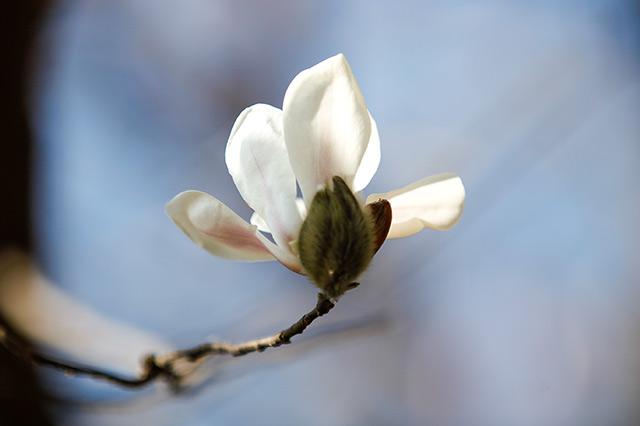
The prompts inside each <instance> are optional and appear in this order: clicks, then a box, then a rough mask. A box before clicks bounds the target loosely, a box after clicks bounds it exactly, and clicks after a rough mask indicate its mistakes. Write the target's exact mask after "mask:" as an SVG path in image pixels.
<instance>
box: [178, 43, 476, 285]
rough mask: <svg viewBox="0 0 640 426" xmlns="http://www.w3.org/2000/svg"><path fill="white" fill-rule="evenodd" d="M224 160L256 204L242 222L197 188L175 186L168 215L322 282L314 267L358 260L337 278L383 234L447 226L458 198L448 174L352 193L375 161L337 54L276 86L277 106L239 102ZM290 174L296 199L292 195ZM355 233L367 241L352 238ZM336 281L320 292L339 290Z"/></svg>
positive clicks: (250, 257)
mask: <svg viewBox="0 0 640 426" xmlns="http://www.w3.org/2000/svg"><path fill="white" fill-rule="evenodd" d="M226 163H227V167H228V169H229V173H230V174H231V176H232V177H233V181H234V182H235V184H236V186H237V187H238V190H239V191H240V194H241V195H242V198H244V200H245V201H246V202H247V204H248V205H249V206H250V207H251V208H252V209H253V210H254V212H255V213H254V214H253V216H252V217H251V220H250V222H251V224H249V223H247V222H246V221H245V220H243V219H242V218H240V217H239V216H238V215H237V214H236V213H234V212H233V211H232V210H231V209H229V208H228V207H227V206H226V205H225V204H223V203H222V202H221V201H219V200H217V199H216V198H214V197H213V196H211V195H209V194H206V193H203V192H199V191H185V192H182V193H180V194H178V195H177V196H176V197H175V198H174V199H173V200H171V201H170V202H169V203H168V205H167V213H168V214H169V215H170V216H171V218H172V219H173V221H174V222H175V223H176V224H177V225H178V226H179V227H180V229H182V230H183V231H184V233H185V234H187V236H189V238H191V239H192V240H193V241H194V242H195V243H197V244H198V245H200V246H202V247H203V248H204V249H205V250H207V251H209V252H210V253H212V254H214V255H216V256H220V257H224V258H229V259H237V260H245V261H264V260H278V261H280V262H281V263H282V264H284V265H285V266H286V267H287V268H289V269H291V270H293V271H295V272H298V273H301V274H307V275H309V276H310V278H311V279H312V280H313V281H314V282H315V283H316V284H317V285H318V286H319V287H321V288H323V290H325V292H327V288H326V285H327V284H326V283H320V282H318V281H322V279H323V278H318V276H317V275H318V271H315V270H314V269H315V268H323V269H325V270H326V274H328V275H327V276H328V277H334V278H335V274H340V269H341V268H343V269H344V268H347V269H349V268H352V266H351V265H355V264H358V265H360V266H353V268H355V269H357V270H354V271H351V273H346V274H344V273H343V274H342V275H341V276H340V278H339V279H340V280H352V279H355V278H356V276H357V275H358V274H359V273H361V272H362V270H363V269H364V268H365V267H366V265H367V264H368V262H369V260H370V257H371V256H373V253H375V251H376V250H377V248H379V246H380V244H381V243H382V242H383V241H384V238H385V237H386V238H399V237H406V236H409V235H412V234H415V233H416V232H418V231H420V230H422V229H424V228H432V229H437V230H446V229H449V228H451V227H452V226H453V225H454V224H455V223H456V222H457V221H458V218H459V217H460V215H461V213H462V208H463V204H464V197H465V191H464V187H463V185H462V181H461V179H460V178H459V177H457V176H455V175H451V174H442V175H438V176H433V177H429V178H426V179H422V180H420V181H418V182H415V183H413V184H411V185H409V186H406V187H404V188H402V189H398V190H395V191H391V192H388V193H384V194H374V195H370V196H369V197H368V198H367V200H366V203H363V202H362V201H361V199H360V198H359V196H357V195H356V196H353V195H351V194H357V193H359V192H360V191H362V190H363V189H364V188H365V187H366V186H367V184H368V183H369V182H370V181H371V178H372V177H373V175H374V174H375V172H376V170H377V169H378V164H379V163H380V140H379V137H378V130H377V127H376V123H375V121H374V120H373V117H372V116H371V114H370V113H369V111H368V110H367V106H366V104H365V102H364V98H363V97H362V94H361V93H360V88H359V87H358V83H357V82H356V80H355V78H354V76H353V74H352V72H351V68H350V66H349V64H348V63H347V60H346V58H345V57H344V56H343V55H342V54H339V55H336V56H334V57H331V58H329V59H327V60H325V61H323V62H321V63H319V64H317V65H315V66H313V67H311V68H309V69H307V70H304V71H302V72H301V73H300V74H298V75H297V76H296V77H295V78H294V79H293V81H292V82H291V84H290V85H289V88H288V89H287V91H286V93H285V96H284V102H283V107H282V110H280V109H278V108H275V107H272V106H269V105H264V104H256V105H253V106H251V107H249V108H247V109H245V110H244V111H243V112H242V113H241V114H240V116H239V117H238V119H237V120H236V122H235V124H234V125H233V128H232V130H231V135H230V136H229V141H228V143H227V149H226ZM334 177H337V179H334ZM296 182H297V185H299V187H300V189H301V192H302V196H303V198H302V199H297V195H296V194H297V187H296ZM316 195H318V196H316ZM322 200H324V201H322ZM378 200H387V201H388V203H387V202H381V203H377V206H378V207H379V208H375V207H376V204H375V202H376V201H378ZM389 205H390V212H389V208H388V206H389ZM307 211H309V214H307ZM389 213H390V214H389ZM389 216H391V218H389ZM376 217H377V218H376ZM363 219H364V220H363ZM358 221H360V222H362V223H361V225H362V226H361V228H362V229H360V228H358V227H357V226H359V225H357V222H358ZM376 221H377V223H376ZM389 221H390V225H389ZM358 223H359V222H358ZM372 223H373V224H372ZM303 224H304V225H303ZM314 224H315V225H314ZM312 228H313V229H312ZM387 231H388V235H387ZM266 233H270V234H271V237H272V239H269V238H267V236H266V235H265V234H266ZM303 239H304V241H303ZM360 241H365V242H366V244H364V243H363V244H364V246H366V247H365V248H362V247H356V248H353V247H355V246H358V244H360V243H359V242H360ZM303 243H304V244H303ZM360 249H362V250H364V251H365V252H367V253H368V258H367V259H359V258H358V259H356V258H357V257H358V256H360V255H358V254H354V253H355V252H353V250H356V251H357V250H360ZM349 250H351V252H350V251H349ZM362 250H360V251H362ZM331 251H334V252H335V253H333V258H331V259H329V260H327V259H325V258H322V259H318V261H317V262H316V260H315V258H313V259H312V258H311V257H310V255H313V256H315V257H323V256H324V255H325V254H327V253H328V252H331ZM305 253H311V254H305ZM328 255H329V256H331V255H332V254H331V253H328ZM305 256H306V257H305ZM354 256H355V257H354ZM365 257H366V256H365ZM341 259H342V260H341ZM360 260H362V262H360ZM332 262H333V263H332ZM336 262H337V263H338V264H336ZM360 269H362V270H360ZM325 278H326V277H325ZM336 279H338V278H336ZM346 284H347V283H342V284H340V285H342V286H344V285H346ZM334 285H335V283H334ZM344 290H345V289H344V288H342V289H334V290H329V291H328V293H333V294H334V295H339V294H341V293H342V292H343V291H344Z"/></svg>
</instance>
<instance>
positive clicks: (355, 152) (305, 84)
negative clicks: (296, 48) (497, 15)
mask: <svg viewBox="0 0 640 426" xmlns="http://www.w3.org/2000/svg"><path fill="white" fill-rule="evenodd" d="M282 109H283V112H284V116H283V124H284V137H285V142H286V144H287V150H288V151H289V159H290V160H291V167H292V168H293V171H294V172H295V175H296V178H297V179H298V183H299V185H300V188H301V190H302V195H303V196H304V199H305V203H306V204H307V206H308V205H309V204H310V203H311V200H312V198H313V196H314V194H315V193H316V191H317V190H318V188H320V187H322V186H324V185H325V184H326V183H327V182H329V181H330V180H331V178H332V177H333V176H340V177H342V178H343V179H344V180H345V182H347V184H348V185H349V186H353V179H354V177H355V175H356V171H357V170H358V166H359V165H360V162H361V160H362V156H363V155H364V152H365V150H366V148H367V144H368V142H369V136H370V134H371V120H370V119H369V113H368V111H367V107H366V105H365V102H364V98H363V97H362V94H361V93H360V88H359V87H358V83H357V82H356V80H355V77H354V76H353V74H352V72H351V68H350V66H349V64H348V63H347V60H346V59H345V57H344V56H343V55H342V54H339V55H336V56H334V57H332V58H329V59H327V60H325V61H323V62H321V63H319V64H318V65H315V66H313V67H311V68H309V69H306V70H304V71H302V72H301V73H300V74H298V75H297V76H296V77H295V78H294V79H293V81H292V82H291V84H290V85H289V88H288V89H287V92H286V93H285V96H284V103H283V108H282Z"/></svg>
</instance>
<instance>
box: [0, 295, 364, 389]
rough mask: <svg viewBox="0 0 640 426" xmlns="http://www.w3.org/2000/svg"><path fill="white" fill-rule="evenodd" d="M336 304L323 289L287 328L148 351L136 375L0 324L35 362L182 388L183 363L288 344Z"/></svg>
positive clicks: (128, 382) (0, 334)
mask: <svg viewBox="0 0 640 426" xmlns="http://www.w3.org/2000/svg"><path fill="white" fill-rule="evenodd" d="M356 285H357V284H356V283H354V285H353V287H355V286H356ZM334 306H335V302H334V301H332V300H330V299H328V298H327V297H326V296H325V295H323V294H322V293H320V294H318V301H317V303H316V306H315V307H314V308H313V309H312V310H311V311H310V312H308V313H307V314H305V315H304V316H302V318H300V319H299V320H298V321H296V322H295V323H293V324H292V325H291V326H289V327H288V328H286V329H284V330H282V331H280V332H279V333H277V334H275V335H273V336H269V337H264V338H261V339H256V340H250V341H248V342H244V343H239V344H233V343H223V342H222V343H221V342H210V343H203V344H200V345H197V346H194V347H192V348H187V349H181V350H177V351H174V352H170V353H167V354H163V355H149V356H148V357H146V359H145V361H144V364H143V369H142V372H141V373H140V375H139V376H137V377H124V376H121V375H118V374H115V373H112V372H109V371H105V370H102V369H100V368H95V367H90V366H85V365H80V364H76V363H73V362H68V361H62V360H57V359H55V358H53V357H50V356H47V355H44V354H41V353H39V352H37V351H35V350H34V349H33V348H32V347H30V346H29V345H27V344H26V343H25V342H23V341H22V340H21V339H20V338H18V337H17V336H14V335H13V333H12V332H10V331H9V330H3V329H2V328H0V343H2V344H3V345H5V346H6V347H7V348H9V349H10V350H12V351H13V352H15V353H17V354H18V355H20V356H23V357H26V358H27V359H31V360H32V361H33V362H34V363H36V364H39V365H43V366H47V367H51V368H54V369H56V370H60V371H62V372H64V373H65V374H70V375H78V376H87V377H92V378H94V379H100V380H106V381H108V382H110V383H113V384H116V385H120V386H123V387H127V388H140V387H143V386H146V385H148V384H150V383H151V382H153V381H155V380H157V379H163V380H165V381H167V382H168V383H169V384H170V385H172V386H173V387H174V388H179V387H180V385H181V382H182V380H183V379H184V378H186V376H188V375H189V374H190V373H191V372H192V371H193V369H187V370H185V369H180V368H179V366H180V365H182V364H186V365H190V366H194V365H195V364H196V363H198V362H199V361H202V360H204V358H206V357H208V356H213V355H230V356H233V357H238V356H243V355H246V354H249V353H252V352H263V351H264V350H265V349H268V348H276V347H278V346H282V345H286V344H289V343H291V339H292V338H293V337H294V336H297V335H299V334H302V333H303V332H304V330H305V329H306V328H307V327H308V326H309V325H310V324H311V323H312V322H313V321H315V320H316V319H318V318H320V317H321V316H323V315H325V314H326V313H328V312H329V311H330V310H331V309H333V307H334Z"/></svg>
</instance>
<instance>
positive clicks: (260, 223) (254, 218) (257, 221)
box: [249, 212, 271, 233]
mask: <svg viewBox="0 0 640 426" xmlns="http://www.w3.org/2000/svg"><path fill="white" fill-rule="evenodd" d="M249 223H251V224H252V225H255V226H256V227H257V228H258V231H261V232H268V233H271V229H269V225H268V224H267V222H266V221H265V220H264V219H263V218H262V217H261V216H260V215H259V214H258V213H256V212H253V214H252V215H251V219H249Z"/></svg>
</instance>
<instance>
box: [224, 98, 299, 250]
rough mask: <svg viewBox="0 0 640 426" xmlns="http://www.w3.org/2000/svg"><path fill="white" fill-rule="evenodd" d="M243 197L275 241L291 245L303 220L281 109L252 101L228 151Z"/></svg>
mask: <svg viewBox="0 0 640 426" xmlns="http://www.w3.org/2000/svg"><path fill="white" fill-rule="evenodd" d="M225 158H226V162H227V167H228V168H229V173H230V174H231V176H232V177H233V181H234V182H235V184H236V186H237V187H238V191H240V194H241V195H242V198H244V200H245V201H246V202H247V204H249V206H250V207H251V208H252V209H253V210H255V211H256V213H257V214H258V215H259V216H260V217H261V218H263V219H264V221H265V222H266V223H267V224H268V225H269V226H268V228H269V229H270V230H271V233H272V234H273V237H274V239H275V241H276V242H277V243H278V244H279V245H281V246H283V247H288V243H289V242H290V241H291V240H293V239H295V238H297V234H298V231H299V229H300V225H301V224H302V220H301V218H300V214H299V213H298V209H297V208H296V205H295V200H296V178H295V176H294V175H293V170H292V169H291V164H290V162H289V155H288V154H287V149H286V147H285V144H284V138H283V136H282V111H280V110H279V109H278V108H274V107H272V106H270V105H264V104H257V105H253V106H251V107H249V108H247V109H245V110H244V111H242V113H241V114H240V116H239V117H238V119H237V120H236V122H235V124H234V125H233V129H232V130H231V135H230V136H229V142H228V143H227V150H226V154H225Z"/></svg>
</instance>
